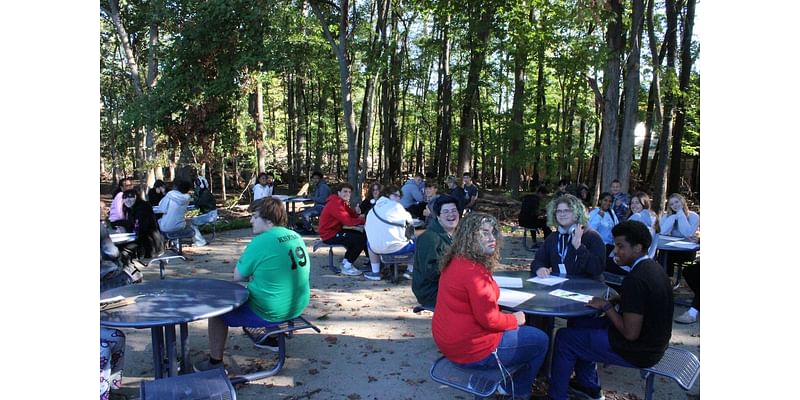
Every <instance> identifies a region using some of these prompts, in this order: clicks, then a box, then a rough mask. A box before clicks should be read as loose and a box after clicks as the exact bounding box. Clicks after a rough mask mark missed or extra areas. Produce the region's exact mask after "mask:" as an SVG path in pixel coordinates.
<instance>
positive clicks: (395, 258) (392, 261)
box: [379, 251, 414, 283]
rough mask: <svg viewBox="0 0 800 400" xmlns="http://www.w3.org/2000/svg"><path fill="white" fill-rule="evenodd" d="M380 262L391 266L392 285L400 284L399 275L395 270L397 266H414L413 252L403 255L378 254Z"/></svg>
mask: <svg viewBox="0 0 800 400" xmlns="http://www.w3.org/2000/svg"><path fill="white" fill-rule="evenodd" d="M379 256H380V257H381V262H382V263H384V264H386V265H391V266H392V271H393V275H392V281H391V282H392V283H400V275H399V272H398V270H397V266H398V265H399V264H412V265H413V264H414V252H413V251H412V252H409V253H403V254H379Z"/></svg>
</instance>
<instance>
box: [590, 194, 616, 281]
mask: <svg viewBox="0 0 800 400" xmlns="http://www.w3.org/2000/svg"><path fill="white" fill-rule="evenodd" d="M613 204H614V196H613V195H612V194H611V193H609V192H603V193H600V201H599V202H598V205H599V207H597V208H595V209H594V210H592V211H591V212H590V213H589V226H590V227H592V229H594V230H596V231H597V233H599V234H600V237H601V238H603V243H604V244H605V245H606V260H605V261H606V271H608V272H613V273H616V274H624V272H623V271H621V270H620V269H619V266H618V265H616V264H614V261H613V260H612V259H611V258H609V255H610V254H611V251H612V250H614V235H612V234H611V229H612V228H614V226H616V225H617V224H619V218H618V217H617V214H616V213H615V212H614V209H613V208H612V205H613Z"/></svg>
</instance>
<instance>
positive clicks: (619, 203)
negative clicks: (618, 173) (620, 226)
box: [610, 179, 630, 221]
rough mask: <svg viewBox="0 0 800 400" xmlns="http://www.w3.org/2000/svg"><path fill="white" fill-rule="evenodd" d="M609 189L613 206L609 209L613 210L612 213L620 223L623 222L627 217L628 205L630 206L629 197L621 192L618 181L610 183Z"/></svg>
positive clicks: (620, 184) (620, 185)
mask: <svg viewBox="0 0 800 400" xmlns="http://www.w3.org/2000/svg"><path fill="white" fill-rule="evenodd" d="M610 189H611V196H613V198H614V205H613V206H612V207H611V208H613V209H614V213H615V214H617V217H618V218H619V220H620V221H625V218H626V216H627V215H628V204H630V200H629V199H628V197H630V196H628V193H625V192H623V191H622V183H620V181H619V179H614V180H613V181H611V188H610Z"/></svg>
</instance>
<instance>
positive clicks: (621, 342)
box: [437, 221, 673, 400]
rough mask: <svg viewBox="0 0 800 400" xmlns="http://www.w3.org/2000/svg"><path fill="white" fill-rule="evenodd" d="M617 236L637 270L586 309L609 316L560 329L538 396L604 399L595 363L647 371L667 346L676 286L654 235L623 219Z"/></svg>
mask: <svg viewBox="0 0 800 400" xmlns="http://www.w3.org/2000/svg"><path fill="white" fill-rule="evenodd" d="M613 235H614V242H615V244H614V253H615V254H616V261H617V262H618V263H619V265H630V266H632V267H633V269H632V270H631V272H630V274H628V275H626V276H625V278H624V279H623V281H622V287H623V291H622V297H620V298H617V299H611V300H610V301H609V300H605V299H602V298H598V297H594V298H592V300H591V301H589V303H588V306H589V307H592V308H596V309H598V310H602V311H603V312H605V313H606V317H605V318H592V319H583V320H582V321H581V322H584V326H580V327H578V326H575V327H567V328H562V329H559V330H558V333H557V334H556V340H555V345H554V348H553V364H552V368H551V370H550V389H549V393H548V396H546V397H536V398H542V399H544V398H549V399H556V400H564V399H567V393H568V392H569V393H570V394H571V395H572V396H576V397H571V398H585V399H601V398H603V396H602V393H601V388H600V382H599V380H598V376H597V369H596V367H595V363H597V362H600V363H604V364H614V365H620V366H623V367H629V368H633V367H635V368H647V367H651V366H653V365H655V364H656V363H658V361H659V360H661V357H663V355H664V352H665V351H666V349H667V346H669V339H670V337H671V336H672V308H673V306H672V300H673V299H672V286H671V285H670V281H669V278H667V276H666V274H664V269H663V268H662V267H661V265H659V264H658V263H657V262H655V261H653V260H651V259H650V258H649V257H647V249H648V247H649V246H650V241H651V236H650V232H649V231H648V230H647V227H646V226H645V225H644V224H642V223H641V222H639V221H625V222H622V223H620V224H619V225H617V226H615V227H614V228H613ZM615 303H616V304H618V305H619V310H617V309H616V308H614V304H615ZM437 313H438V310H437ZM573 370H574V372H575V379H574V380H572V381H571V380H570V376H572V373H573Z"/></svg>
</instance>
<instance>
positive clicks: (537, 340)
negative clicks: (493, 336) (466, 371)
mask: <svg viewBox="0 0 800 400" xmlns="http://www.w3.org/2000/svg"><path fill="white" fill-rule="evenodd" d="M549 344H550V341H549V340H548V339H547V335H546V334H545V333H544V332H542V331H540V330H539V329H536V328H534V327H532V326H526V325H522V326H520V327H519V328H517V329H514V330H510V331H505V332H503V339H501V340H500V344H499V345H497V358H495V354H494V353H492V354H489V355H488V356H486V358H484V359H482V360H479V361H475V362H472V363H468V364H460V365H461V366H462V367H464V368H472V369H496V368H499V367H498V365H497V363H498V359H499V361H500V364H502V365H503V367H504V368H510V367H512V366H516V365H520V364H522V368H520V369H519V370H518V371H517V372H516V373H515V374H514V378H513V379H512V380H511V382H508V381H505V382H503V383H502V384H501V385H502V386H503V389H504V390H505V391H506V393H508V394H512V392H513V395H514V397H515V398H516V397H527V396H529V395H530V393H531V387H532V386H533V379H534V378H535V377H536V373H537V372H539V367H541V366H542V362H544V358H545V356H546V355H547V346H548V345H549Z"/></svg>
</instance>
